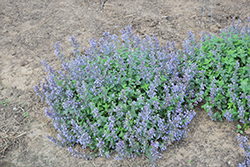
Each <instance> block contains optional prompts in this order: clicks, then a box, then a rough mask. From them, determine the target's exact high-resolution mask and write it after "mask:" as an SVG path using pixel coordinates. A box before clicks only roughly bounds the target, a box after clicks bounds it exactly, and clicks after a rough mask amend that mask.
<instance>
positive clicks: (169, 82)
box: [35, 26, 204, 161]
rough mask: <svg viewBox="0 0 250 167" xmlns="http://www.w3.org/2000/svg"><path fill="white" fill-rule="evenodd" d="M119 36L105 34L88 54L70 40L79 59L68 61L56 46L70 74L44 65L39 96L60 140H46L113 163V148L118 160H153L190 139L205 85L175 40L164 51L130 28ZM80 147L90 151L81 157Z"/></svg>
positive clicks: (152, 39) (155, 41)
mask: <svg viewBox="0 0 250 167" xmlns="http://www.w3.org/2000/svg"><path fill="white" fill-rule="evenodd" d="M121 32H122V37H121V40H122V43H121V42H120V41H119V39H118V37H117V36H116V35H110V34H109V33H107V32H105V33H104V34H103V35H104V37H103V38H101V39H100V40H99V43H97V42H96V41H95V40H94V39H93V40H90V48H88V49H87V48H85V50H86V52H85V55H79V53H80V51H78V50H77V49H78V48H79V45H78V44H77V41H76V40H75V38H74V37H71V41H72V43H73V45H74V54H76V58H75V59H74V60H72V61H71V62H70V63H69V62H66V61H64V60H65V58H64V57H63V56H64V55H63V54H61V53H60V48H59V42H58V43H56V46H55V48H56V50H55V53H56V55H57V56H58V57H60V58H61V59H62V60H63V68H64V70H65V72H62V71H59V72H56V71H55V70H53V68H52V67H49V66H48V65H47V64H46V63H45V62H44V63H43V65H44V66H45V69H46V71H47V72H48V76H47V78H45V81H46V82H45V83H41V85H40V87H41V90H40V89H39V88H38V86H36V87H35V91H36V92H37V94H38V95H40V96H41V97H42V99H45V100H46V102H47V104H48V105H49V106H50V108H49V109H46V111H45V113H46V115H47V116H48V117H51V118H52V119H53V121H54V127H55V128H56V129H57V130H58V132H59V134H58V139H55V138H53V137H49V136H48V138H49V139H50V140H51V141H52V142H54V143H56V144H57V145H60V146H68V150H69V151H70V152H72V154H73V155H74V156H77V157H81V158H86V159H92V158H94V157H95V156H96V155H95V154H94V152H95V153H97V154H98V155H99V156H106V157H107V158H108V157H110V156H111V155H112V154H113V153H114V152H115V151H116V152H117V153H118V154H119V155H116V156H115V158H116V159H121V158H124V157H135V156H136V155H140V154H141V153H146V154H149V155H150V156H149V157H151V159H152V161H155V160H157V159H158V158H160V157H161V153H160V152H162V151H164V150H166V149H167V146H168V145H169V144H171V143H172V142H174V141H176V140H177V141H179V140H180V139H182V138H184V137H186V136H187V135H186V133H187V125H188V124H189V123H190V122H191V120H192V119H193V117H194V116H195V114H196V113H195V112H194V110H193V107H194V105H197V104H198V102H200V101H201V100H202V95H203V93H204V91H203V90H204V84H203V82H201V83H200V84H199V85H197V84H195V83H197V81H195V77H196V75H198V74H202V72H201V71H198V70H197V68H196V66H197V65H196V64H195V63H190V62H189V61H187V60H188V58H187V56H188V55H189V54H192V53H193V52H194V50H193V49H192V48H191V49H190V48H188V47H186V48H185V50H184V53H186V54H182V52H180V51H177V50H176V48H175V44H174V42H172V43H167V46H166V47H160V45H159V41H158V40H157V39H156V37H155V36H153V38H150V37H149V36H146V38H144V39H142V40H141V39H140V38H139V37H138V36H134V35H133V34H132V30H131V28H130V26H128V27H126V29H125V30H123V31H121ZM189 35H190V36H191V37H192V38H193V35H192V34H191V33H189ZM190 42H192V41H188V40H187V41H186V43H185V44H186V45H187V43H190ZM60 55H61V56H60ZM203 79H204V78H201V80H203ZM75 144H80V145H81V146H82V149H85V148H91V149H92V150H93V152H91V153H90V154H85V153H82V152H81V153H80V152H78V151H77V150H75V149H74V145H75Z"/></svg>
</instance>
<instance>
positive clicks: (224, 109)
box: [183, 18, 250, 167]
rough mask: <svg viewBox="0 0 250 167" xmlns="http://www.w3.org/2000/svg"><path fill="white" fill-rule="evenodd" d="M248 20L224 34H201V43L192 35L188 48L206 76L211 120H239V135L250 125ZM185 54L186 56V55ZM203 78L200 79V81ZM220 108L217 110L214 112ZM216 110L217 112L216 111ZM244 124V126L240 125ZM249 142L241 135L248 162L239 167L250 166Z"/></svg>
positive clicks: (227, 29) (204, 97)
mask: <svg viewBox="0 0 250 167" xmlns="http://www.w3.org/2000/svg"><path fill="white" fill-rule="evenodd" d="M249 22H250V18H249V19H248V22H247V24H246V25H245V27H243V28H240V27H239V24H240V23H241V21H240V20H239V21H238V23H237V24H236V25H234V21H233V24H232V26H231V27H229V28H226V29H224V30H221V35H220V36H217V35H215V34H213V35H206V34H205V33H204V32H203V33H202V38H201V41H200V43H199V44H197V43H196V42H195V40H194V37H193V35H192V34H190V37H189V42H188V43H186V45H185V48H186V49H185V51H188V52H187V53H188V55H191V56H189V60H190V61H191V62H196V63H197V69H198V70H199V71H202V72H203V73H202V75H204V76H203V77H204V79H203V81H204V85H205V93H204V95H203V97H202V98H203V99H205V102H206V103H205V105H203V106H202V107H203V108H204V109H205V110H206V111H207V113H208V115H209V116H210V117H211V119H212V120H217V119H218V120H220V121H223V119H224V118H226V119H227V120H229V121H239V124H238V132H240V133H243V130H246V129H247V128H248V127H249V125H250V115H249V114H250V29H249V28H248V24H249ZM185 51H184V52H183V53H184V54H186V52H185ZM199 77H200V76H198V78H199ZM215 109H217V110H215ZM215 111H216V112H215ZM240 124H243V127H242V126H241V125H240ZM247 140H248V139H247V138H246V137H243V136H239V138H238V141H240V142H241V143H242V144H240V146H241V147H242V148H243V149H244V150H245V152H247V160H246V161H244V162H243V163H242V164H241V163H240V164H239V167H246V166H250V160H249V158H250V157H249V153H250V151H249V150H250V148H249V146H248V145H247V144H246V141H247Z"/></svg>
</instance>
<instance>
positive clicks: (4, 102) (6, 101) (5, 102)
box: [0, 99, 9, 106]
mask: <svg viewBox="0 0 250 167" xmlns="http://www.w3.org/2000/svg"><path fill="white" fill-rule="evenodd" d="M7 103H9V102H8V100H7V99H5V101H3V102H0V104H3V105H4V106H6V105H7Z"/></svg>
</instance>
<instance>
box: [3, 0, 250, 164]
mask: <svg viewBox="0 0 250 167" xmlns="http://www.w3.org/2000/svg"><path fill="white" fill-rule="evenodd" d="M103 2H104V1H102V0H60V1H55V0H32V1H31V0H30V1H29V0H1V2H0V23H1V24H0V32H1V33H0V102H2V103H1V104H0V166H1V167H5V166H25V167H28V166H30V167H38V166H65V167H67V166H87V167H90V166H105V167H106V166H120V167H122V166H124V167H125V166H126V167H127V166H131V167H134V166H149V162H148V160H147V158H145V157H144V156H140V157H137V158H132V159H124V160H121V161H117V162H116V164H114V162H115V160H113V159H112V157H111V158H109V159H106V158H97V159H95V160H91V161H86V160H84V159H78V158H75V157H73V156H72V155H71V154H70V153H69V152H68V151H67V150H66V149H64V148H63V149H60V148H59V147H57V146H54V145H53V143H51V142H49V140H48V139H47V138H46V137H45V136H46V135H51V136H55V135H56V133H55V130H54V128H53V126H52V124H51V120H50V119H48V118H47V117H45V116H44V109H45V108H46V107H47V105H46V103H44V102H41V101H40V98H39V97H38V96H37V95H36V93H35V92H34V90H33V86H35V85H38V84H40V81H42V80H43V76H45V75H46V73H45V71H44V67H43V66H42V64H41V61H42V60H43V59H45V60H46V61H47V62H48V63H49V64H50V65H52V66H54V68H55V69H60V68H61V62H60V60H59V59H58V58H57V57H56V56H55V54H54V45H55V43H56V42H57V41H61V44H62V47H63V51H62V52H63V53H64V54H65V55H66V56H67V57H68V58H70V57H72V51H73V47H72V45H71V42H70V36H72V35H74V36H75V37H76V39H77V40H78V43H79V44H80V45H81V48H83V46H85V47H88V46H89V40H90V39H92V38H95V39H97V40H98V39H99V38H101V37H102V34H103V32H104V31H108V32H110V33H111V34H117V35H119V36H120V35H121V33H120V30H122V29H124V28H125V27H126V26H127V25H132V30H133V33H134V34H139V35H140V37H144V36H145V34H147V35H149V36H152V35H153V34H154V35H156V37H157V38H158V39H159V41H160V43H161V45H162V46H163V45H165V44H166V43H167V41H173V40H174V41H175V43H176V46H177V48H179V49H181V48H182V45H183V40H184V39H185V38H187V37H188V31H192V32H193V33H194V34H195V37H196V39H197V40H199V38H200V36H201V31H202V30H203V31H205V32H207V33H219V30H220V29H223V28H225V27H227V26H230V25H231V23H232V18H233V17H235V18H236V19H240V20H241V21H242V23H246V21H247V18H248V17H249V14H250V8H249V6H250V2H249V0H223V1H222V0H213V8H212V9H213V10H212V11H213V13H212V22H211V14H210V11H211V3H210V1H208V0H207V1H206V4H205V14H204V18H203V23H202V22H201V21H202V9H203V1H202V0H123V1H122V0H107V1H106V2H105V3H103ZM242 25H243V24H242ZM5 100H6V101H5ZM195 111H196V113H197V115H196V116H195V117H194V119H193V121H192V122H191V124H190V125H189V129H190V132H189V133H188V135H189V137H188V138H185V139H183V140H181V141H180V142H176V143H174V144H173V145H172V146H170V147H168V149H167V150H166V151H165V152H164V153H163V156H162V159H160V160H159V161H157V164H156V166H165V167H179V166H181V167H186V166H187V167H189V166H190V167H191V166H198V167H204V166H211V167H226V166H238V164H239V163H241V162H243V161H244V160H245V155H244V154H243V149H241V148H240V147H239V143H238V142H237V135H238V134H237V132H236V130H237V127H236V126H237V122H228V121H224V122H216V121H211V119H210V118H209V116H207V114H206V112H205V111H204V110H203V109H202V108H201V104H199V105H198V107H196V108H195ZM244 135H246V136H247V137H248V138H249V137H250V136H249V135H248V133H246V132H244Z"/></svg>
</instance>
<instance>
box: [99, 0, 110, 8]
mask: <svg viewBox="0 0 250 167" xmlns="http://www.w3.org/2000/svg"><path fill="white" fill-rule="evenodd" d="M107 1H108V0H105V1H102V4H101V8H100V9H101V10H102V8H103V6H104V4H105V3H106V2H107Z"/></svg>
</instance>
